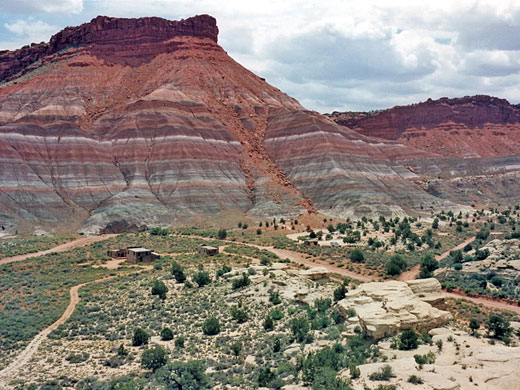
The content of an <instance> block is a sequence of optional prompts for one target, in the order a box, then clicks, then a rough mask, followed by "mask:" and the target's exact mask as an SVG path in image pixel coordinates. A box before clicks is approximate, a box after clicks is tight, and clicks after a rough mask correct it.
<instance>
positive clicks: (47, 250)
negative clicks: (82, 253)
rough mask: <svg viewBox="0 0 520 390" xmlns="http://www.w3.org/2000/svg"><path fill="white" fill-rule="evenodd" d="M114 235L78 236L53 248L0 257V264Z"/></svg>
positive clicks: (89, 242) (66, 248) (58, 250)
mask: <svg viewBox="0 0 520 390" xmlns="http://www.w3.org/2000/svg"><path fill="white" fill-rule="evenodd" d="M115 236H117V234H102V235H100V236H87V237H82V238H78V239H77V240H74V241H70V242H66V243H65V244H61V245H58V246H55V247H54V248H51V249H46V250H44V251H39V252H33V253H26V254H25V255H18V256H12V257H4V258H3V259H0V265H3V264H8V263H14V262H15V261H23V260H26V259H29V258H31V257H38V256H43V255H48V254H49V253H53V252H65V251H68V250H69V249H73V248H77V247H79V246H85V245H88V244H92V243H94V242H98V241H103V240H105V239H107V238H110V237H115Z"/></svg>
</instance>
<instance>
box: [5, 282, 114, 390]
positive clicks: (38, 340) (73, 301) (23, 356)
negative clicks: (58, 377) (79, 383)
mask: <svg viewBox="0 0 520 390" xmlns="http://www.w3.org/2000/svg"><path fill="white" fill-rule="evenodd" d="M113 278H114V276H109V277H106V278H101V279H96V280H92V281H90V282H86V283H80V284H77V285H75V286H72V287H71V288H70V302H69V305H68V306H67V308H66V309H65V311H64V312H63V314H62V315H61V317H60V318H58V320H56V322H54V323H53V324H51V325H49V326H48V327H47V328H45V329H43V330H42V331H40V333H38V334H37V335H36V336H35V337H34V338H33V339H32V340H31V342H30V343H29V344H28V345H27V347H25V349H24V350H23V351H22V352H20V353H19V354H18V356H17V357H16V358H15V360H13V361H12V362H11V364H9V365H8V366H7V367H5V368H4V369H3V370H1V371H0V390H4V389H9V388H10V386H8V385H7V384H6V382H5V381H6V379H7V380H8V379H11V378H13V377H15V375H16V373H17V372H18V370H20V369H21V368H22V367H23V366H24V365H25V364H27V363H28V362H29V360H30V359H31V358H32V357H33V355H34V354H35V353H36V351H37V350H38V348H39V347H40V345H41V344H42V343H43V342H44V341H45V339H46V338H47V336H48V335H49V334H50V333H51V332H52V331H53V330H55V329H56V328H57V327H58V326H60V325H61V324H63V323H65V321H67V320H68V319H69V318H70V316H71V315H72V313H74V310H75V309H76V305H77V304H78V302H79V293H78V291H79V289H80V288H81V287H83V286H85V285H87V284H90V283H97V282H102V281H105V280H109V279H113Z"/></svg>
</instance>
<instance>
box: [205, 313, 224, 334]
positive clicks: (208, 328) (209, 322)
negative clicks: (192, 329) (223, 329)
mask: <svg viewBox="0 0 520 390" xmlns="http://www.w3.org/2000/svg"><path fill="white" fill-rule="evenodd" d="M202 331H203V332H204V334H205V335H207V336H215V335H217V334H219V333H220V322H219V321H218V319H216V318H215V317H210V318H208V319H206V321H204V323H203V324H202Z"/></svg>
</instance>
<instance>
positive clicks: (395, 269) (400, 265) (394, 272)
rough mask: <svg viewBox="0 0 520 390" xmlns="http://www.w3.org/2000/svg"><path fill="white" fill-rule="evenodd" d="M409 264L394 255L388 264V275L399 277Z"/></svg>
mask: <svg viewBox="0 0 520 390" xmlns="http://www.w3.org/2000/svg"><path fill="white" fill-rule="evenodd" d="M406 267H407V263H406V260H405V259H403V258H402V257H401V256H400V255H393V256H392V257H391V258H390V261H388V263H386V273H387V274H388V275H390V276H399V275H401V273H402V272H403V271H404V270H405V269H406Z"/></svg>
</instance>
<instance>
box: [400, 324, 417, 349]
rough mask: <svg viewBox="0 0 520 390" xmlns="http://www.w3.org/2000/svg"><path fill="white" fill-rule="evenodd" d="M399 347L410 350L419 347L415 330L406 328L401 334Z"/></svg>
mask: <svg viewBox="0 0 520 390" xmlns="http://www.w3.org/2000/svg"><path fill="white" fill-rule="evenodd" d="M399 349H400V350H403V351H409V350H412V349H417V334H416V333H415V332H414V331H413V330H411V329H410V330H405V331H404V332H403V333H401V336H399Z"/></svg>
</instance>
